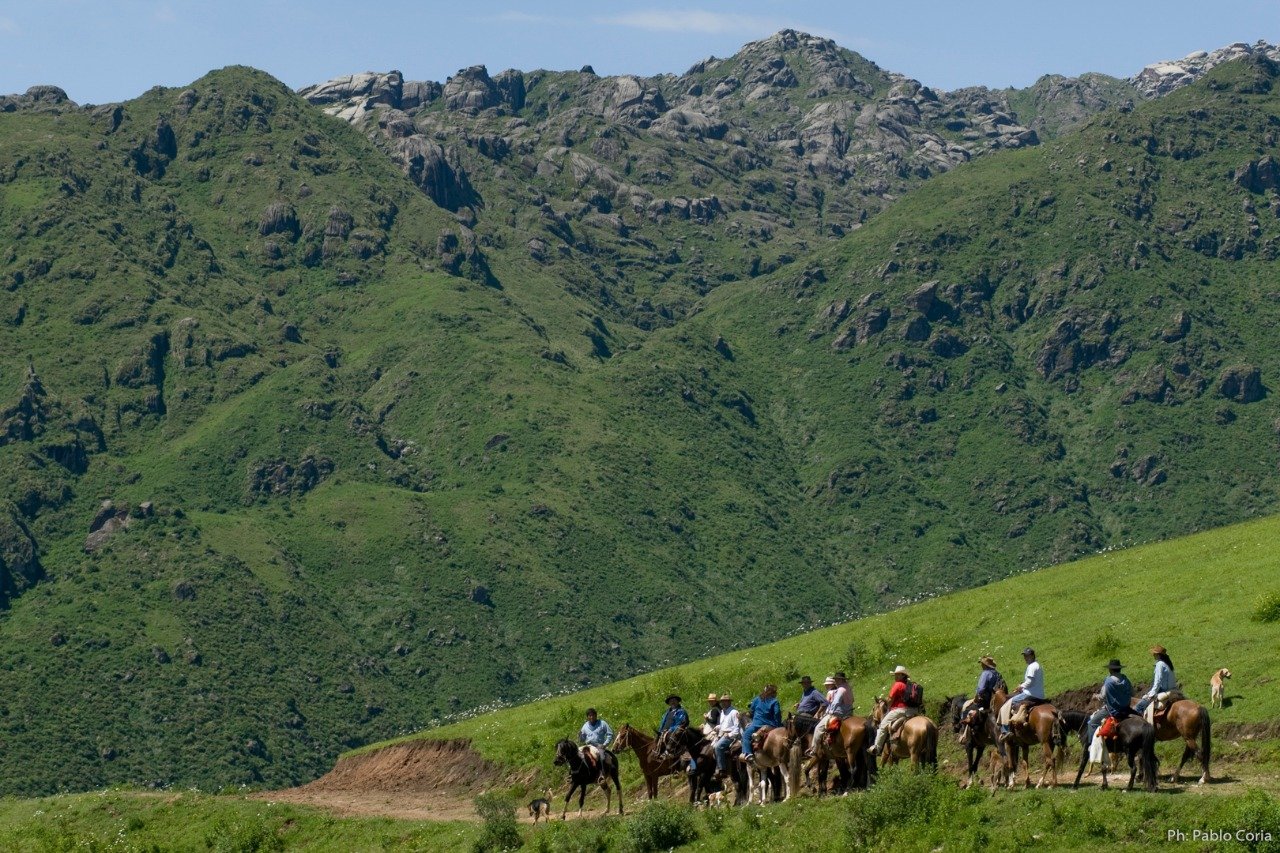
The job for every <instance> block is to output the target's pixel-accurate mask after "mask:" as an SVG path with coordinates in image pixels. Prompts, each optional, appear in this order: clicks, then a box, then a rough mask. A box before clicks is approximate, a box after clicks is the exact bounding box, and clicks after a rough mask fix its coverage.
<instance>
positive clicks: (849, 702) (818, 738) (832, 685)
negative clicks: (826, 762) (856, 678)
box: [805, 672, 853, 758]
mask: <svg viewBox="0 0 1280 853" xmlns="http://www.w3.org/2000/svg"><path fill="white" fill-rule="evenodd" d="M822 686H823V687H826V688H827V698H826V700H825V704H826V713H825V714H823V715H822V718H821V719H820V720H818V724H817V725H816V726H814V727H813V740H812V742H811V743H810V744H809V749H808V751H806V752H805V756H806V757H808V758H812V757H813V756H814V754H815V753H817V751H818V747H820V746H824V745H825V744H826V742H827V737H828V732H830V730H831V727H832V726H831V723H832V721H833V720H841V721H843V720H847V719H849V717H851V716H853V690H852V688H850V687H849V679H848V678H846V677H845V674H844V673H843V672H837V673H836V674H835V675H830V676H827V678H826V680H824V681H823V682H822ZM815 692H816V691H815Z"/></svg>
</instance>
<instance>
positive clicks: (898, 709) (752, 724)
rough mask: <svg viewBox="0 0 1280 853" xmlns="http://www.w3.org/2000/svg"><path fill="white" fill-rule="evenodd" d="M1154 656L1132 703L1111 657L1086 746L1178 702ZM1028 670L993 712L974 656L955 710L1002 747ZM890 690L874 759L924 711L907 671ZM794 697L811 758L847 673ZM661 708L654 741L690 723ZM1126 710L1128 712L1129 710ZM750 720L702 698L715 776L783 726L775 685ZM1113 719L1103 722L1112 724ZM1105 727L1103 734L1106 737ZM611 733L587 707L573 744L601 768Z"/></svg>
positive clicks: (685, 715)
mask: <svg viewBox="0 0 1280 853" xmlns="http://www.w3.org/2000/svg"><path fill="white" fill-rule="evenodd" d="M1151 654H1152V655H1153V656H1154V658H1155V670H1154V673H1153V676H1152V682H1151V688H1150V689H1149V690H1148V691H1147V693H1146V694H1145V695H1144V696H1142V698H1141V699H1140V700H1139V701H1138V702H1137V703H1136V704H1135V703H1133V702H1132V699H1133V684H1132V683H1131V682H1130V681H1129V679H1128V677H1127V676H1125V675H1124V673H1123V672H1122V670H1123V669H1124V667H1123V665H1122V664H1121V663H1120V661H1119V660H1117V659H1114V658H1113V659H1112V660H1111V661H1110V662H1109V664H1108V666H1107V668H1108V670H1109V673H1110V674H1109V675H1108V676H1107V678H1106V680H1105V681H1104V682H1103V684H1102V690H1101V692H1100V694H1099V698H1100V699H1101V700H1102V705H1101V707H1100V708H1098V710H1097V711H1095V712H1094V713H1093V714H1092V715H1091V716H1090V717H1089V719H1088V725H1087V730H1086V736H1085V746H1086V748H1087V747H1088V745H1089V743H1090V742H1091V741H1092V739H1093V737H1094V733H1095V732H1096V731H1098V729H1099V728H1101V727H1103V724H1104V721H1107V720H1108V718H1110V719H1111V720H1112V721H1118V720H1122V719H1124V718H1125V717H1127V716H1130V715H1135V714H1144V712H1145V716H1146V717H1147V721H1148V722H1151V723H1155V722H1156V720H1155V715H1156V714H1158V713H1159V712H1160V711H1162V710H1164V709H1165V708H1167V707H1168V706H1169V705H1171V704H1172V703H1173V702H1174V701H1177V700H1178V699H1180V698H1183V697H1182V695H1181V694H1180V693H1178V692H1177V686H1176V685H1177V682H1176V680H1175V678H1174V671H1173V662H1172V661H1171V660H1170V659H1169V654H1168V652H1167V651H1166V650H1165V648H1164V647H1163V646H1160V645H1157V646H1153V647H1152V648H1151ZM1022 657H1023V660H1024V661H1025V662H1026V670H1025V672H1024V674H1023V678H1022V681H1021V683H1020V684H1019V685H1018V687H1017V689H1016V690H1015V691H1014V692H1013V694H1012V695H1011V696H1010V697H1009V698H1008V700H1007V701H1005V702H1004V703H1003V705H1001V707H999V708H993V707H991V705H992V700H993V698H994V697H995V695H996V692H997V690H1003V689H1004V685H1005V681H1004V678H1003V677H1002V676H1001V675H1000V671H999V670H998V669H997V668H996V662H995V660H994V659H993V658H992V657H991V656H990V655H984V656H983V657H982V658H980V659H979V665H980V666H981V672H980V674H979V676H978V683H977V687H976V690H975V691H974V694H973V697H972V698H970V699H968V700H967V701H966V702H965V703H964V705H963V707H962V708H961V711H960V716H961V718H963V719H965V720H969V721H972V720H973V719H974V718H975V716H977V715H979V714H986V713H995V714H997V720H998V723H999V728H1000V736H999V737H1000V740H1001V742H1006V741H1008V740H1009V739H1011V738H1012V737H1014V735H1015V731H1016V729H1017V727H1018V726H1020V725H1023V724H1025V723H1026V721H1027V718H1028V716H1029V711H1030V710H1032V709H1034V708H1035V706H1037V705H1039V704H1042V703H1044V702H1045V701H1046V699H1045V689H1044V668H1043V667H1042V666H1041V664H1040V662H1039V661H1038V660H1037V659H1036V653H1035V650H1034V649H1032V648H1030V647H1028V648H1025V649H1023V650H1022ZM892 675H893V679H894V682H893V686H892V687H891V688H890V690H889V694H888V697H887V709H886V711H885V713H884V714H883V716H882V718H881V720H880V723H879V726H878V728H877V730H876V735H875V738H874V740H873V742H872V743H871V744H870V745H869V746H868V747H867V748H866V749H867V752H868V753H870V754H872V755H876V754H879V753H880V751H881V750H882V749H883V748H884V747H885V745H886V741H887V740H890V739H891V738H892V737H893V735H894V733H895V732H896V731H898V730H899V729H900V728H901V726H902V724H903V723H905V722H906V721H907V720H909V719H911V718H913V717H915V716H917V715H919V714H921V713H923V712H924V690H923V688H922V687H921V685H920V684H918V683H916V682H914V681H912V680H911V676H910V673H909V672H908V670H907V669H906V667H904V666H897V667H895V668H894V669H893V671H892ZM799 683H800V687H801V694H800V699H799V701H798V702H796V704H795V705H794V708H795V719H794V725H795V731H796V733H797V734H798V735H807V734H809V733H810V732H812V735H813V737H812V740H811V746H810V747H809V749H808V751H807V753H806V755H807V756H808V757H813V756H814V754H815V753H816V752H819V751H821V750H822V748H823V747H824V746H825V744H826V742H827V738H828V737H829V733H830V732H832V731H836V730H839V728H840V725H841V723H842V722H843V721H844V720H846V719H848V718H849V717H850V716H852V714H853V689H852V688H851V687H850V685H849V681H848V678H847V676H846V675H845V673H843V672H836V673H833V674H832V675H830V676H827V677H826V679H825V680H824V682H823V687H825V688H826V691H825V693H824V692H823V691H820V690H818V689H817V688H816V687H814V685H813V680H812V679H811V678H810V677H809V676H807V675H806V676H803V677H802V678H801V679H800V681H799ZM665 701H666V705H667V709H666V711H665V712H664V713H663V715H662V719H661V721H660V722H659V724H658V730H657V734H658V736H659V737H662V736H663V735H665V734H667V733H669V732H678V731H680V730H682V729H684V728H686V727H688V726H689V725H690V717H689V712H688V710H687V709H685V708H684V706H683V704H682V702H683V700H682V699H681V697H680V696H679V695H677V694H674V693H672V694H670V695H668V696H667V697H666V700H665ZM1131 706H1132V707H1131ZM747 720H748V722H747V723H746V725H745V726H744V724H743V715H742V713H740V712H739V710H738V709H737V708H736V707H734V704H733V697H732V695H731V694H729V693H723V694H719V695H717V694H715V693H712V694H710V695H708V696H707V709H706V711H705V712H704V713H703V715H702V732H703V734H704V735H705V736H706V737H707V738H708V739H709V740H710V741H711V742H712V744H713V749H712V753H713V754H714V756H715V763H716V775H717V776H719V777H722V778H723V777H724V776H726V775H728V773H729V769H730V768H729V761H730V753H731V750H732V749H733V747H734V746H735V745H736V744H739V743H740V744H741V746H740V749H741V755H742V760H743V761H745V762H747V763H748V764H753V763H754V762H755V755H754V751H755V743H754V741H753V736H754V735H755V734H756V733H757V732H759V731H762V730H767V729H771V728H777V727H781V726H783V720H782V708H781V705H780V704H779V701H778V688H777V686H776V685H773V684H766V685H765V686H764V689H762V690H761V691H760V693H759V694H758V695H757V696H755V697H754V698H752V700H751V702H750V704H749V706H748V710H747ZM1113 724H1114V722H1112V723H1109V725H1113ZM1106 733H1107V732H1106V730H1105V729H1104V732H1103V734H1104V736H1105V735H1106ZM614 736H615V733H614V731H613V729H612V727H610V725H609V724H608V723H607V722H606V721H605V720H603V719H601V718H600V717H599V715H598V713H597V711H596V709H595V708H588V709H587V712H586V722H585V723H584V724H583V726H582V728H581V730H580V731H579V732H578V742H579V744H580V750H581V754H582V758H583V759H584V760H585V761H586V762H587V763H588V764H589V765H592V766H597V767H598V766H601V764H602V760H603V757H604V751H605V750H607V749H608V748H609V747H610V746H611V745H612V743H613V740H614ZM697 761H698V758H697V756H694V755H690V756H689V764H688V769H689V770H690V771H691V772H692V771H696V770H697Z"/></svg>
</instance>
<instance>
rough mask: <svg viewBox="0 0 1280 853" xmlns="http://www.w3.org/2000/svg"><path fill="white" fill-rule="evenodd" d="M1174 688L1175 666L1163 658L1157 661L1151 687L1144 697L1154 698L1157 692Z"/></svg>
mask: <svg viewBox="0 0 1280 853" xmlns="http://www.w3.org/2000/svg"><path fill="white" fill-rule="evenodd" d="M1173 688H1174V681H1173V667H1171V666H1169V664H1167V663H1165V662H1164V661H1162V660H1158V661H1156V671H1155V673H1154V674H1153V675H1152V676H1151V689H1150V690H1148V691H1147V695H1145V696H1143V697H1142V698H1143V699H1154V698H1156V694H1157V693H1165V692H1167V691H1169V690H1172V689H1173Z"/></svg>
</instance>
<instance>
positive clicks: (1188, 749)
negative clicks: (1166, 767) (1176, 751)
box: [1170, 740, 1196, 785]
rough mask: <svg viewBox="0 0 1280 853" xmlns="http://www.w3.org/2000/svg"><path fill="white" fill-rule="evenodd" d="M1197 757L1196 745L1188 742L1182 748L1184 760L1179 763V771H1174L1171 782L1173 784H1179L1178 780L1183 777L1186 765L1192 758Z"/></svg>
mask: <svg viewBox="0 0 1280 853" xmlns="http://www.w3.org/2000/svg"><path fill="white" fill-rule="evenodd" d="M1195 755H1196V746H1195V744H1194V743H1192V742H1191V741H1190V740H1188V741H1186V743H1185V744H1184V745H1183V747H1182V760H1181V761H1179V762H1178V767H1177V769H1176V770H1174V771H1173V779H1171V780H1170V781H1172V782H1173V784H1175V785H1176V784H1178V780H1179V779H1180V778H1181V777H1182V767H1183V765H1185V764H1186V763H1187V762H1188V761H1190V760H1191V759H1192V758H1195Z"/></svg>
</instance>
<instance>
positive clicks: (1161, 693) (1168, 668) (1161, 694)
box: [1133, 645, 1178, 722]
mask: <svg viewBox="0 0 1280 853" xmlns="http://www.w3.org/2000/svg"><path fill="white" fill-rule="evenodd" d="M1151 655H1152V657H1154V658H1155V659H1156V668H1155V672H1153V673H1152V674H1151V689H1150V690H1148V691H1147V692H1146V694H1145V695H1143V697H1142V698H1141V699H1140V700H1138V704H1137V705H1135V706H1134V707H1133V710H1135V711H1137V712H1138V713H1139V714H1141V713H1142V712H1143V711H1145V710H1147V706H1148V705H1150V704H1151V703H1152V702H1154V703H1155V705H1156V707H1155V710H1157V711H1159V710H1162V709H1163V708H1165V707H1166V706H1167V705H1169V704H1170V702H1169V694H1171V693H1173V692H1174V691H1175V690H1177V689H1178V682H1177V681H1176V680H1175V679H1174V677H1173V661H1171V660H1169V653H1168V652H1167V651H1165V648H1164V646H1161V645H1155V646H1152V647H1151ZM1153 716H1154V715H1153ZM1148 722H1150V720H1148Z"/></svg>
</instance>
